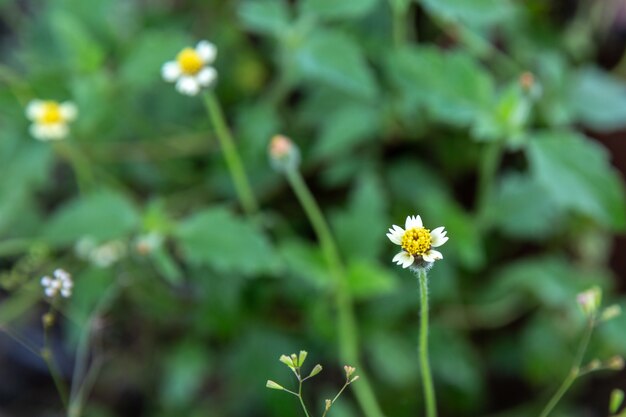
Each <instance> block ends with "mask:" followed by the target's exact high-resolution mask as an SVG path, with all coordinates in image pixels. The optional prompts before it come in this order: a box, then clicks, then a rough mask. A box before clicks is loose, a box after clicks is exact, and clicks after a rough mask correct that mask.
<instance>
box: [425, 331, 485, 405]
mask: <svg viewBox="0 0 626 417" xmlns="http://www.w3.org/2000/svg"><path fill="white" fill-rule="evenodd" d="M430 345H431V348H430V352H431V353H430V355H431V361H432V367H433V372H434V374H435V375H436V378H437V379H439V380H440V381H442V382H443V383H445V384H446V385H447V386H448V390H447V391H446V394H447V395H449V396H450V399H449V400H448V402H454V406H452V407H451V408H453V409H454V408H457V409H467V408H472V407H475V406H476V405H477V404H478V403H479V402H480V398H481V396H482V395H484V391H485V385H484V381H483V378H482V375H483V371H482V367H481V364H480V361H479V358H478V355H477V354H476V352H474V350H473V348H472V346H471V345H470V344H469V343H468V342H467V340H466V339H465V338H464V337H463V336H462V335H461V334H458V333H455V332H453V331H451V330H449V329H445V328H442V327H438V326H432V329H431V333H430Z"/></svg>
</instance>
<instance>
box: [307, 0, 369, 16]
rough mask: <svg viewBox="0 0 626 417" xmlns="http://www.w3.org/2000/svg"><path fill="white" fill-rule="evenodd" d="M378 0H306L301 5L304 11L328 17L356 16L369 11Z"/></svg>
mask: <svg viewBox="0 0 626 417" xmlns="http://www.w3.org/2000/svg"><path fill="white" fill-rule="evenodd" d="M378 1H379V0H350V1H336V0H306V1H305V2H304V3H303V5H302V10H303V12H304V13H310V14H315V15H318V16H320V17H328V18H357V17H361V16H363V15H365V14H367V13H368V12H370V11H371V10H372V9H373V8H374V7H375V6H376V3H378Z"/></svg>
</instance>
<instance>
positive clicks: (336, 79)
mask: <svg viewBox="0 0 626 417" xmlns="http://www.w3.org/2000/svg"><path fill="white" fill-rule="evenodd" d="M294 59H295V65H296V68H297V69H298V70H299V72H300V73H301V74H302V76H304V77H305V78H306V79H308V80H309V81H312V82H319V83H322V84H325V85H327V86H330V87H333V88H336V89H338V90H341V91H344V92H346V93H349V94H351V95H353V96H356V97H360V98H364V99H369V100H372V99H374V98H375V97H376V95H377V90H378V88H377V85H376V82H375V80H374V75H373V73H372V70H371V69H370V67H369V66H368V64H367V62H366V60H365V57H364V56H363V52H362V51H361V48H360V46H359V44H358V43H356V42H355V41H354V40H352V39H351V38H350V37H348V36H347V35H345V34H343V33H342V32H339V31H334V30H317V31H315V32H312V33H311V34H310V36H307V37H306V38H305V39H304V41H303V42H302V44H301V45H300V47H299V48H298V49H297V51H296V53H295V56H294Z"/></svg>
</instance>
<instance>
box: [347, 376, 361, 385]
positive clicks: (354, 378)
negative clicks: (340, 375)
mask: <svg viewBox="0 0 626 417" xmlns="http://www.w3.org/2000/svg"><path fill="white" fill-rule="evenodd" d="M357 379H359V376H358V375H355V376H354V377H353V378H352V379H351V380H350V382H349V384H352V383H353V382H354V381H356V380H357Z"/></svg>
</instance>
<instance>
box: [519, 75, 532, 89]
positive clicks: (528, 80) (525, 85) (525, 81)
mask: <svg viewBox="0 0 626 417" xmlns="http://www.w3.org/2000/svg"><path fill="white" fill-rule="evenodd" d="M519 83H520V86H522V89H524V91H530V90H531V89H532V88H533V86H534V85H535V76H534V75H533V73H532V72H530V71H525V72H523V73H522V75H520V77H519Z"/></svg>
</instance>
